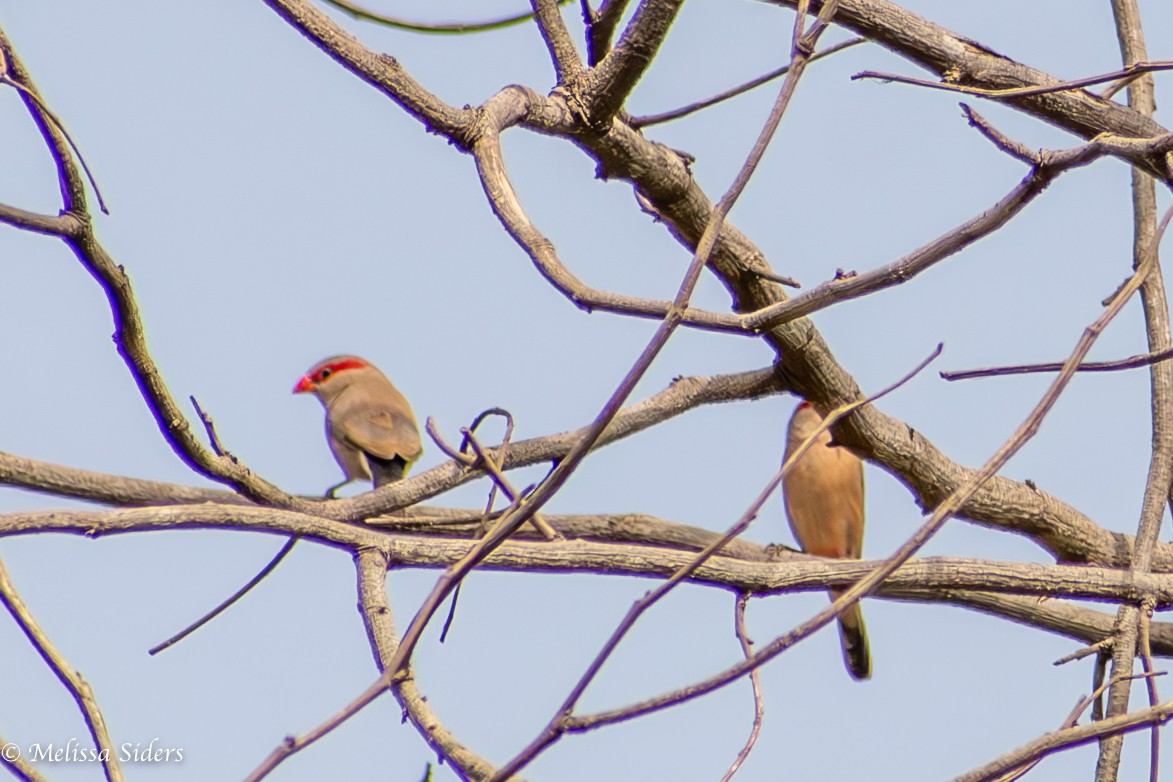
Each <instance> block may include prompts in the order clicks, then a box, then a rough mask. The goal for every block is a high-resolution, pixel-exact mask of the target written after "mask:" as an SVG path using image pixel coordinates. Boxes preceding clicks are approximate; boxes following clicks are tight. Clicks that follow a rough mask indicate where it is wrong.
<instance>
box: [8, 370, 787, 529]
mask: <svg viewBox="0 0 1173 782" xmlns="http://www.w3.org/2000/svg"><path fill="white" fill-rule="evenodd" d="M784 389H785V383H784V382H783V380H782V378H781V375H780V374H779V373H778V372H777V370H775V369H774V368H773V367H766V368H763V369H757V370H751V371H748V372H738V373H734V374H728V375H711V376H704V377H681V378H677V379H676V380H674V381H673V382H672V384H671V385H669V386H668V387H667V388H666V389H664V390H663V391H660V392H659V393H656V394H653V395H652V396H650V397H648V398H647V399H644V400H642V401H640V402H637V403H636V404H633V405H630V406H628V407H626V408H624V409H622V410H621V411H620V412H619V413H618V414H617V415H616V416H615V418H614V420H613V421H612V422H611V424H610V425H609V426H608V427H607V428H606V430H605V431H604V432H603V435H602V437H601V438H600V439H599V442H598V444H597V446H596V447H601V446H603V445H608V444H610V443H614V442H616V441H618V440H621V439H623V438H625V437H629V436H631V435H633V434H636V433H638V432H641V431H643V430H645V429H647V428H649V427H652V426H655V425H656V424H658V423H661V422H663V421H666V420H668V419H671V418H674V417H675V416H678V415H680V414H681V413H685V412H687V411H688V410H691V409H693V408H694V407H698V406H700V405H705V404H716V403H722V402H732V401H737V400H746V399H757V398H760V397H764V396H769V395H771V394H777V393H780V392H782V391H783V390H784ZM583 431H584V430H583V429H575V430H573V431H569V432H563V433H560V434H554V435H548V436H545V437H535V438H532V439H529V440H522V441H520V442H516V443H511V444H510V446H509V448H508V449H507V450H508V452H507V453H506V454H505V458H504V459H502V456H501V454H500V453H498V452H496V451H494V453H493V456H494V459H496V461H497V463H498V464H499V465H500V466H501V467H502V468H503V469H517V468H519V467H526V466H528V465H531V464H538V463H542V462H551V461H556V460H558V459H561V458H562V457H564V456H565V455H566V454H567V453H569V451H570V448H571V447H572V446H573V444H574V443H575V442H576V441H577V439H578V438H579V437H580V436H581V434H582V432H583ZM484 475H485V472H484V471H483V470H480V469H473V468H469V467H466V466H465V465H463V464H461V463H457V462H456V461H449V462H445V463H444V464H441V465H438V466H436V467H433V468H432V469H430V470H427V471H425V472H422V473H420V474H419V475H416V476H414V477H412V478H408V479H407V480H404V481H399V482H396V483H393V484H388V485H387V486H384V487H383V488H382V489H379V490H378V491H375V492H368V493H366V494H362V495H359V496H358V497H352V498H347V499H340V500H318V499H314V500H312V501H311V500H309V499H306V498H299V501H303V502H305V503H306V504H307V505H308V506H309V507H312V509H313V512H314V514H315V515H321V516H326V517H329V518H336V519H346V520H351V521H357V520H360V519H365V518H370V517H372V516H378V515H380V514H383V513H387V512H389V511H392V510H398V509H400V508H404V507H407V506H410V505H415V504H416V503H418V502H421V501H423V500H425V499H428V498H430V497H434V496H436V495H438V494H442V493H444V492H446V491H448V490H450V489H453V488H455V487H457V486H462V485H464V484H465V483H468V482H470V481H473V480H476V479H478V478H481V477H484ZM3 483H7V484H11V485H14V486H21V487H23V488H27V489H32V490H34V491H41V492H48V493H52V494H60V495H64V496H68V497H76V498H78V499H86V500H92V501H95V502H105V503H112V504H133V505H141V504H148V503H168V504H174V503H188V502H219V503H232V502H240V500H234V499H232V497H233V495H232V494H231V493H229V492H223V491H215V490H211V489H196V488H192V487H187V486H177V485H174V484H167V483H160V482H157V481H145V480H138V479H133V478H124V477H122V476H117V475H107V474H104V473H97V472H91V471H88V470H79V469H77V468H72V467H64V466H61V465H54V464H49V463H47V462H39V461H35V460H32V459H25V458H22V457H19V456H13V455H11V454H5V453H3V452H0V484H3Z"/></svg>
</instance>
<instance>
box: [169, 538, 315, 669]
mask: <svg viewBox="0 0 1173 782" xmlns="http://www.w3.org/2000/svg"><path fill="white" fill-rule="evenodd" d="M297 540H298V538H297V536H296V535H294V536H293V537H291V538H290V539H289V540H287V541H285V545H283V546H282V547H281V549H280V550H279V551H278V552H277V553H276V554H274V555H273V558H272V559H271V560H269V564H267V565H265V566H264V567H263V568H261V570H260V572H259V573H257V574H256V575H255V576H253V577H252V579H250V580H249V582H248V583H247V584H245V585H244V586H242V587H241V588H240V589H238V590H236V591H235V592H233V593H232V595H231V596H230V597H228V598H227V599H226V600H224V602H222V603H220V605H218V606H216V607H215V608H213V609H212V610H211V611H209V612H208V613H206V614H204V615H203V616H201V617H200V618H199V619H197V620H195V621H194V622H192V623H191V624H190V625H188V626H187V627H185V628H184V629H182V630H180V631H179V632H178V633H176V634H175V635H173V636H171V637H170V638H168V639H167V640H166V641H163V642H162V643H160V644H158V645H156V646H153V647H151V648H150V649H148V650H147V654H149V655H152V656H153V655H156V654H158V653H159V652H161V651H163V650H164V649H166V648H168V647H170V646H174V645H175V644H177V643H179V642H180V641H182V640H183V639H184V638H187V637H188V636H189V635H191V634H192V633H194V632H195V631H196V630H199V629H200V628H201V627H203V626H204V625H206V624H207V623H208V622H210V621H212V620H213V619H215V618H216V617H217V616H219V615H220V614H222V613H224V612H225V611H226V610H227V609H228V608H229V607H230V606H231V605H232V604H233V603H235V602H237V601H238V600H240V599H241V598H242V597H244V596H245V595H246V594H248V593H249V591H251V590H252V588H253V587H255V586H256V585H257V584H259V583H261V582H262V581H264V580H265V577H266V576H268V575H269V574H270V573H272V572H273V571H274V570H275V569H276V568H277V566H278V565H280V564H281V561H282V560H283V559H285V558H286V557H287V556H289V552H291V551H293V547H294V546H295V545H297Z"/></svg>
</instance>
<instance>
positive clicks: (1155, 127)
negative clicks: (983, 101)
mask: <svg viewBox="0 0 1173 782" xmlns="http://www.w3.org/2000/svg"><path fill="white" fill-rule="evenodd" d="M768 2H772V3H775V4H777V5H785V6H794V5H796V4H797V3H798V2H799V0H768ZM816 5H817V3H816ZM835 22H836V24H839V25H842V26H843V27H846V28H848V29H850V30H853V31H855V32H856V33H858V34H859V35H862V36H864V37H865V38H869V39H871V40H873V41H875V42H876V43H878V44H880V45H882V46H885V47H887V48H888V49H891V50H892V51H894V52H896V53H897V54H899V55H901V56H903V57H905V58H907V59H908V60H911V61H912V62H914V63H916V64H917V65H920V66H921V67H923V68H926V69H927V70H929V71H931V72H933V73H935V74H937V75H938V76H940V77H942V78H943V79H946V80H948V81H949V82H951V83H954V84H960V85H965V86H970V87H980V88H983V89H993V90H1000V89H1007V88H1017V87H1035V86H1051V85H1055V84H1060V83H1061V80H1060V79H1056V78H1055V77H1054V76H1051V75H1050V74H1048V73H1045V72H1043V71H1040V70H1037V69H1035V68H1031V67H1029V66H1027V65H1023V64H1022V63H1019V62H1015V61H1014V60H1012V59H1010V58H1009V57H1006V56H1005V55H1002V54H999V53H998V52H995V51H993V50H992V49H990V48H988V47H986V46H983V45H982V44H980V43H978V42H976V41H973V40H970V39H969V38H966V37H964V36H962V35H958V34H957V33H954V32H951V31H949V30H946V29H945V28H944V27H941V26H940V25H937V24H934V23H932V22H930V21H928V20H927V19H924V18H923V17H920V16H917V15H916V14H914V13H912V12H911V11H908V10H905V9H904V8H901V7H900V6H898V5H894V4H892V3H889V2H885V0H844V2H842V3H841V4H840V6H839V10H838V12H837V13H836V15H835ZM1002 102H1004V103H1007V104H1009V105H1011V106H1015V107H1017V108H1020V109H1022V110H1024V111H1026V112H1028V113H1030V114H1032V115H1034V116H1036V117H1038V118H1039V119H1042V120H1044V121H1046V122H1049V123H1051V124H1053V125H1056V126H1058V127H1060V128H1063V129H1064V130H1068V131H1070V132H1072V133H1074V134H1075V135H1077V136H1080V137H1082V138H1085V139H1093V138H1095V137H1096V136H1098V135H1100V134H1101V133H1112V134H1116V135H1119V136H1124V137H1127V138H1134V139H1151V138H1156V137H1158V136H1163V135H1165V134H1166V133H1167V132H1168V131H1167V130H1166V129H1165V128H1163V127H1161V126H1160V125H1159V124H1157V123H1156V122H1154V121H1153V120H1152V119H1150V118H1149V117H1146V116H1144V115H1143V114H1141V113H1140V112H1137V111H1135V110H1133V109H1130V108H1127V107H1125V106H1121V105H1120V104H1118V103H1113V102H1111V101H1108V100H1104V99H1103V98H1101V97H1100V96H1098V95H1095V94H1093V93H1090V92H1087V91H1084V90H1070V91H1066V92H1057V93H1048V94H1044V95H1030V96H1025V97H1018V98H1009V99H1007V100H1005V101H1002ZM1133 162H1134V163H1136V164H1137V165H1140V166H1141V167H1142V168H1144V169H1145V170H1146V171H1147V172H1148V173H1150V174H1152V175H1153V176H1155V177H1157V178H1159V179H1161V180H1162V181H1165V182H1168V181H1169V180H1170V176H1169V168H1168V166H1167V164H1166V160H1165V155H1164V154H1150V155H1141V156H1138V157H1136V158H1134V159H1133Z"/></svg>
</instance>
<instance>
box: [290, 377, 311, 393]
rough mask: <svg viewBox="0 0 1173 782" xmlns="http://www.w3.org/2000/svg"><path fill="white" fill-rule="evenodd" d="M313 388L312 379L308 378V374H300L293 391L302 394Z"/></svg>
mask: <svg viewBox="0 0 1173 782" xmlns="http://www.w3.org/2000/svg"><path fill="white" fill-rule="evenodd" d="M313 390H314V381H312V380H310V376H309V375H302V376H301V380H299V381H297V385H295V386H294V387H293V393H295V394H304V393H306V392H307V391H313Z"/></svg>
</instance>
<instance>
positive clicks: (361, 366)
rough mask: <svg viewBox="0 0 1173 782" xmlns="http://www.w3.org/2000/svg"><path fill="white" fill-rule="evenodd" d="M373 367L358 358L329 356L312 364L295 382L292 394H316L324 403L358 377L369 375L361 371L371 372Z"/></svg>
mask: <svg viewBox="0 0 1173 782" xmlns="http://www.w3.org/2000/svg"><path fill="white" fill-rule="evenodd" d="M371 369H373V367H372V366H371V365H370V364H369V363H368V362H367V361H366V360H365V359H361V358H359V357H358V356H331V357H330V358H324V359H322V360H321V361H319V362H318V363H317V364H314V365H313V366H312V367H310V368H309V370H308V371H307V372H306V373H305V374H304V375H302V376H301V379H300V380H298V381H297V385H295V386H294V387H293V393H295V394H304V393H307V392H308V393H311V394H316V395H317V396H318V397H319V398H320V399H322V400H323V401H326V400H328V399H330V398H331V397H333V396H336V395H337V394H338V393H340V392H341V391H342V389H344V388H346V387H347V386H349V385H350V384H351V383H352V382H354V381H355V380H357V379H358V378H359V377H360V376H362V375H365V374H369V373H368V372H363V371H362V370H371Z"/></svg>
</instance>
